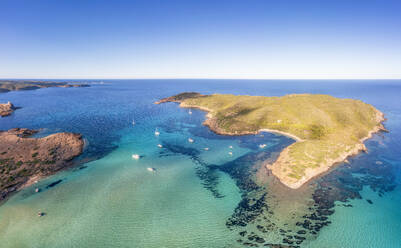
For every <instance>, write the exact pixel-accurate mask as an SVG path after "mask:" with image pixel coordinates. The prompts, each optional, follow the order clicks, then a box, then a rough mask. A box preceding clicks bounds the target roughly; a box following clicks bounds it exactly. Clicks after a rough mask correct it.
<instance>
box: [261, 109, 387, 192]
mask: <svg viewBox="0 0 401 248" xmlns="http://www.w3.org/2000/svg"><path fill="white" fill-rule="evenodd" d="M376 118H377V122H378V123H379V124H378V125H377V126H376V127H374V128H373V129H372V130H371V131H369V133H368V135H367V136H366V137H363V138H361V139H360V140H359V143H357V144H356V145H355V146H354V148H352V149H351V150H350V151H348V152H343V153H341V154H340V155H339V156H338V157H337V158H335V159H331V160H328V161H326V162H325V163H321V164H320V165H319V167H317V168H313V169H312V168H307V169H306V171H305V175H304V176H303V177H302V178H301V179H299V180H294V179H293V178H289V177H286V176H285V175H283V174H282V173H281V168H280V165H281V163H283V161H286V160H287V156H288V152H289V149H290V148H289V147H290V146H291V145H290V146H288V147H286V148H285V149H284V150H283V151H282V152H281V153H280V155H279V157H278V158H277V160H276V161H275V162H274V163H272V164H270V163H267V164H266V167H267V169H269V170H271V171H272V173H273V175H275V176H276V177H277V178H278V179H279V180H280V182H281V183H283V184H284V185H286V186H287V187H290V188H292V189H298V188H300V187H302V186H303V185H304V184H306V183H307V182H309V181H310V180H312V179H313V178H316V177H318V176H320V175H322V174H323V173H324V172H326V171H328V170H329V169H330V168H331V167H333V166H334V165H336V164H339V163H342V162H345V161H347V158H349V157H352V156H355V155H357V154H359V153H360V152H367V148H366V146H365V145H364V142H365V141H366V140H368V139H370V138H372V136H373V134H375V133H378V132H381V131H384V132H388V130H387V129H385V128H384V126H383V124H382V123H383V122H384V121H385V118H384V114H383V113H382V112H380V111H378V112H377V115H376Z"/></svg>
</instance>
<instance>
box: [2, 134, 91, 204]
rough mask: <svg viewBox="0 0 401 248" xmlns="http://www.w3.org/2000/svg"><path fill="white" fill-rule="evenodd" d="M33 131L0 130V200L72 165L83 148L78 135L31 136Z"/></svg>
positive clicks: (81, 140)
mask: <svg viewBox="0 0 401 248" xmlns="http://www.w3.org/2000/svg"><path fill="white" fill-rule="evenodd" d="M37 132H38V131H36V130H30V129H26V128H14V129H10V130H8V131H0V201H2V200H4V199H6V198H7V197H8V196H9V195H10V194H11V193H13V192H15V191H18V190H19V189H21V188H23V187H25V186H27V185H29V184H30V183H32V182H33V181H35V180H38V179H40V178H43V177H46V176H49V175H52V174H54V173H56V172H57V171H59V170H61V169H63V168H66V167H67V166H69V165H72V161H71V160H72V159H73V158H75V157H76V156H78V155H80V154H81V153H82V151H83V147H84V141H83V139H82V136H81V135H80V134H75V133H56V134H52V135H49V136H46V137H43V138H31V137H30V136H31V135H33V134H35V133H37Z"/></svg>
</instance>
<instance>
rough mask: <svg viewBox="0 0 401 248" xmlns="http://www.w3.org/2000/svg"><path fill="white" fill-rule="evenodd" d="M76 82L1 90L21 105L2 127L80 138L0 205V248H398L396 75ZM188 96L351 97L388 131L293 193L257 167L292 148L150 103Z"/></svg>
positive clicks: (400, 104) (271, 137)
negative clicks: (50, 168) (81, 147)
mask: <svg viewBox="0 0 401 248" xmlns="http://www.w3.org/2000/svg"><path fill="white" fill-rule="evenodd" d="M80 82H87V83H89V84H91V87H88V88H47V89H40V90H33V91H16V92H9V93H3V94H0V102H7V101H11V102H12V103H13V104H14V105H15V106H18V107H22V108H21V109H18V110H16V111H15V112H14V113H13V114H12V115H11V116H10V117H6V118H1V119H0V130H7V129H10V128H15V127H24V128H31V129H40V130H41V132H40V133H39V134H38V136H45V135H48V134H51V133H56V132H63V131H66V132H77V133H81V134H83V136H84V138H85V139H86V148H85V152H84V153H83V154H82V155H81V156H80V157H79V158H77V159H76V161H77V163H79V165H77V166H76V167H74V168H72V169H69V170H66V171H62V172H60V173H58V174H56V175H54V176H51V177H49V178H47V179H44V180H41V181H39V182H38V183H37V184H36V185H33V186H31V187H28V188H25V189H24V190H22V191H20V192H18V193H17V194H15V195H13V196H12V197H11V198H10V199H9V200H8V201H7V202H5V203H3V204H2V205H0V247H2V248H3V247H12V248H23V247H24V248H25V247H29V248H31V247H32V248H47V247H49V248H55V247H57V248H67V247H107V248H109V247H149V248H150V247H152V248H153V247H154V248H161V247H207V248H214V247H216V248H223V247H279V246H273V245H279V244H281V245H287V246H288V247H313V248H326V247H327V248H336V247H352V248H368V247H372V248H378V247H384V248H392V247H394V248H396V247H401V187H400V184H401V98H400V96H401V80H103V81H101V80H84V81H82V80H81V81H80ZM184 91H197V92H200V93H203V94H212V93H229V94H241V95H244V94H247V95H263V96H282V95H285V94H293V93H318V94H330V95H333V96H336V97H341V98H353V99H360V100H363V101H364V102H366V103H369V104H372V105H374V106H375V107H376V108H377V109H379V110H380V111H382V112H383V113H384V114H385V117H386V118H387V121H386V122H385V124H384V125H385V127H386V128H387V129H388V130H389V131H390V132H389V133H379V134H375V135H374V137H373V138H372V139H370V140H368V141H367V142H366V143H365V144H366V146H367V148H368V153H362V154H359V155H357V156H354V157H352V158H350V159H349V163H344V164H339V165H337V166H335V167H334V168H332V169H331V170H330V171H329V172H328V173H326V174H325V175H322V176H321V177H319V178H318V179H316V180H314V181H313V182H311V183H309V184H308V185H305V186H304V187H302V188H301V189H299V190H289V189H287V188H285V187H284V186H282V185H280V184H279V183H278V182H277V180H276V179H275V178H273V177H272V176H271V175H270V174H269V173H268V171H265V170H264V168H263V164H264V163H265V162H266V161H274V159H275V158H276V157H277V155H278V154H279V152H280V151H281V150H282V149H283V148H285V147H286V146H288V145H289V144H291V143H292V142H294V141H293V140H291V139H290V138H287V137H284V136H280V135H276V134H271V133H260V134H257V135H247V136H237V137H226V136H220V135H216V134H214V133H213V132H211V131H210V130H209V129H208V128H207V127H204V126H203V125H202V122H203V120H204V119H205V113H204V112H202V111H200V110H192V114H189V113H188V109H182V108H179V107H178V104H176V103H167V104H161V105H156V104H153V103H154V102H155V101H157V100H159V99H160V98H164V97H168V96H171V95H174V94H178V93H181V92H184ZM299 107H300V108H302V106H299ZM133 120H134V121H135V125H133V123H132V122H133ZM156 130H157V131H158V132H160V135H159V136H156V135H155V131H156ZM188 138H192V139H193V140H194V142H193V143H190V142H188ZM158 144H161V145H162V148H160V147H158ZM259 144H267V146H266V147H265V148H263V149H261V148H260V147H259ZM230 146H232V148H230ZM204 148H209V149H208V150H205V149H204ZM230 151H231V152H232V155H230V154H229V152H230ZM133 154H139V155H140V156H141V157H140V159H138V160H136V159H133V158H132V155H133ZM149 167H150V168H155V169H156V171H155V172H150V171H148V170H147V168H149ZM55 182H58V183H55ZM37 187H39V188H41V190H42V191H41V192H40V193H35V188H37ZM38 211H43V212H45V213H46V215H45V216H43V217H41V218H39V217H38V216H37V212H38Z"/></svg>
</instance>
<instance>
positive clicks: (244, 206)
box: [160, 111, 395, 247]
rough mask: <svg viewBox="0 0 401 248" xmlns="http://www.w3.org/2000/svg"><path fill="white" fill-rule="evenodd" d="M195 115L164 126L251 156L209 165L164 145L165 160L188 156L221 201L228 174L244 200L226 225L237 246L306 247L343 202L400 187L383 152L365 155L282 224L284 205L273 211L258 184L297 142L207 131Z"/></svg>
mask: <svg viewBox="0 0 401 248" xmlns="http://www.w3.org/2000/svg"><path fill="white" fill-rule="evenodd" d="M196 112H197V111H193V114H192V115H191V116H188V118H187V119H188V120H186V123H177V122H176V120H171V123H169V124H167V125H166V126H165V127H163V129H164V131H165V132H183V129H185V131H188V132H190V133H191V136H192V137H202V138H205V139H219V140H233V141H235V142H236V144H238V145H239V146H241V147H245V148H248V149H250V150H251V152H249V153H247V154H245V155H243V156H241V157H238V158H236V159H233V160H231V161H229V162H226V163H224V164H217V165H216V164H207V163H205V162H204V161H203V160H202V159H201V158H200V153H201V152H200V151H199V150H197V149H195V148H192V147H185V146H182V145H177V144H171V143H166V142H164V143H163V148H164V149H162V150H161V151H160V156H172V155H184V156H188V157H189V158H190V159H191V160H192V161H194V162H195V163H196V164H197V165H198V166H197V168H196V173H197V176H198V177H199V178H200V180H201V181H202V184H203V186H204V187H205V189H207V190H209V191H210V192H211V193H212V194H213V196H214V197H216V198H223V197H224V195H222V194H220V193H219V191H218V184H219V173H221V172H223V173H226V174H228V175H229V176H230V177H231V178H232V179H233V180H234V181H235V183H236V185H237V187H238V188H239V190H240V192H241V200H240V202H239V203H238V205H237V206H236V208H235V210H234V212H233V214H232V215H231V216H230V217H229V218H228V219H227V221H226V226H227V228H229V229H230V230H232V231H235V232H238V239H237V240H236V241H237V244H239V245H241V246H244V247H260V246H264V247H300V245H301V244H302V243H303V242H305V241H306V240H309V239H313V238H314V237H316V236H317V235H318V233H319V231H320V230H321V229H322V228H323V227H325V226H327V225H329V224H330V223H331V221H330V220H329V216H330V215H332V214H333V213H334V207H335V206H336V202H342V204H338V206H343V207H352V205H351V204H349V203H348V202H349V200H350V199H361V198H362V197H361V195H360V192H361V190H362V189H363V187H364V186H368V187H370V188H371V189H372V190H373V191H375V192H377V193H378V195H379V196H382V195H383V194H385V192H388V191H391V190H393V189H394V188H395V178H394V176H393V172H392V170H393V167H392V165H391V164H390V163H386V162H382V163H381V164H380V166H378V165H377V164H376V163H375V162H373V161H376V160H377V157H379V154H378V153H374V152H370V153H369V154H361V155H358V156H356V157H353V158H349V161H350V164H342V165H339V166H336V167H334V168H333V169H332V170H331V171H330V172H329V173H327V174H326V175H324V176H322V177H321V178H319V179H317V180H315V181H313V182H312V183H310V185H309V187H311V188H312V189H313V190H312V193H311V195H310V197H311V199H310V202H311V205H308V206H307V207H306V210H305V212H303V213H302V214H301V215H293V214H291V216H289V220H288V221H289V222H288V223H282V222H280V223H279V221H278V220H277V219H276V218H275V215H276V213H274V211H275V209H277V208H280V206H274V207H272V206H269V203H270V202H269V201H270V200H271V199H270V198H269V196H270V193H271V192H270V193H269V189H268V188H265V186H261V185H259V184H258V183H256V178H255V174H256V173H257V171H258V170H259V168H260V166H261V165H262V162H263V161H267V160H271V161H272V160H274V159H275V157H276V156H277V155H278V154H279V152H280V151H281V150H283V149H284V148H285V147H287V146H288V145H290V144H291V143H293V140H291V139H288V138H285V137H278V136H276V135H274V134H269V133H261V134H257V135H245V136H221V135H217V134H215V133H213V132H211V131H210V130H209V129H208V128H206V127H204V126H202V127H199V122H202V121H203V120H204V119H203V118H204V115H203V113H202V112H201V113H202V114H201V115H200V117H199V116H197V114H196ZM264 143H266V144H269V145H268V149H260V148H259V144H264ZM370 149H371V148H370V147H369V150H370ZM373 150H375V149H374V148H373ZM378 150H379V149H376V151H378ZM273 197H274V196H273ZM367 201H368V202H369V201H370V200H369V199H367ZM369 203H373V202H369ZM270 233H274V235H280V236H281V242H278V243H272V242H271V241H269V238H268V235H269V234H270Z"/></svg>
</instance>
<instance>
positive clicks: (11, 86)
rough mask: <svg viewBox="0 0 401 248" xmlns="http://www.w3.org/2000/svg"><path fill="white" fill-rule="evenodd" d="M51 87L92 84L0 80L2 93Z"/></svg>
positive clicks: (0, 91)
mask: <svg viewBox="0 0 401 248" xmlns="http://www.w3.org/2000/svg"><path fill="white" fill-rule="evenodd" d="M49 87H62V88H75V87H90V85H89V84H83V83H71V82H65V81H60V82H59V81H36V80H0V93H6V92H9V91H19V90H37V89H41V88H49Z"/></svg>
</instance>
